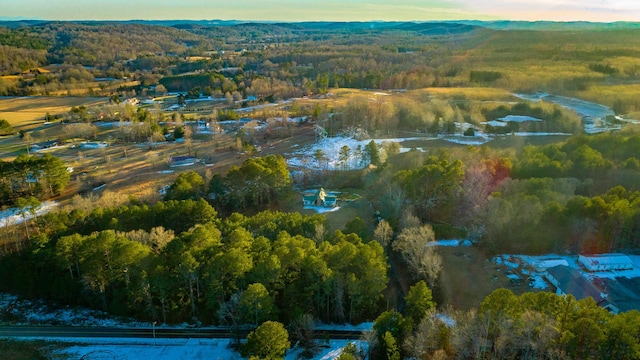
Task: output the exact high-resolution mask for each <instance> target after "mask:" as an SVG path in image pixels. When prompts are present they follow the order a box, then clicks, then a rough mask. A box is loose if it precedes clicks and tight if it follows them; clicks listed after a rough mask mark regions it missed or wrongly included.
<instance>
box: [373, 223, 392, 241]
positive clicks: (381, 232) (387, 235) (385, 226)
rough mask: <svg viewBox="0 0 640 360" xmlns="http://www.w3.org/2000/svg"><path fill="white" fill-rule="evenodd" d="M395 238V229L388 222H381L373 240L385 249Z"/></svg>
mask: <svg viewBox="0 0 640 360" xmlns="http://www.w3.org/2000/svg"><path fill="white" fill-rule="evenodd" d="M392 237H393V229H392V228H391V225H389V223H388V222H387V221H386V220H382V221H380V223H378V226H376V229H375V230H374V232H373V238H374V239H375V240H376V241H377V242H379V243H380V245H382V246H383V247H385V246H387V245H389V242H390V241H391V238H392Z"/></svg>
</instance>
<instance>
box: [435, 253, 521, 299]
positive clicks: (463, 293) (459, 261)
mask: <svg viewBox="0 0 640 360" xmlns="http://www.w3.org/2000/svg"><path fill="white" fill-rule="evenodd" d="M439 251H440V254H441V255H442V259H443V271H442V283H443V284H444V285H443V287H444V289H443V291H444V295H445V299H446V302H447V303H448V304H450V305H451V306H453V308H455V309H459V310H467V309H471V308H477V307H478V305H479V304H480V303H481V302H482V300H483V299H484V298H485V297H486V296H487V295H489V294H490V293H491V292H492V291H494V290H496V289H498V288H507V289H510V290H512V291H513V292H514V293H515V294H516V295H518V294H522V293H524V292H527V291H533V289H532V288H530V287H528V286H527V284H526V281H523V284H522V285H519V286H515V285H513V284H511V281H510V280H509V278H507V277H506V275H505V274H504V271H505V270H506V269H507V268H506V267H505V266H504V265H496V264H494V263H492V262H491V261H490V259H489V258H487V257H486V256H485V254H483V253H482V251H481V250H480V249H478V248H477V247H475V246H472V247H440V248H439Z"/></svg>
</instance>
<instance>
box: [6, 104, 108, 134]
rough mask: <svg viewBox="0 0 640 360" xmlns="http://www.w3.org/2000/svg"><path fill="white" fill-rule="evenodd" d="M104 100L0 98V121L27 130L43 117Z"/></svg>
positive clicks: (41, 120)
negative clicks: (3, 120)
mask: <svg viewBox="0 0 640 360" xmlns="http://www.w3.org/2000/svg"><path fill="white" fill-rule="evenodd" d="M106 102H107V99H106V98H87V97H41V96H36V97H9V98H0V119H5V120H7V121H9V123H10V124H11V125H12V126H13V127H14V128H16V129H29V128H32V127H34V126H36V125H38V124H40V123H42V122H43V121H44V116H45V115H46V114H47V113H49V114H51V115H55V114H63V113H66V112H68V111H69V109H71V108H72V107H74V106H81V105H84V106H92V105H99V104H104V103H106Z"/></svg>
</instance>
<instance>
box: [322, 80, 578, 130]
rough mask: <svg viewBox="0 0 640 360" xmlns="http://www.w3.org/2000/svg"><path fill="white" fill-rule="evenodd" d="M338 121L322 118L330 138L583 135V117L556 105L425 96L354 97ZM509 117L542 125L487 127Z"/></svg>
mask: <svg viewBox="0 0 640 360" xmlns="http://www.w3.org/2000/svg"><path fill="white" fill-rule="evenodd" d="M333 113H334V114H333V116H330V117H328V116H325V117H321V118H320V119H319V121H317V123H318V124H319V125H321V126H322V127H324V128H325V129H326V130H327V132H328V133H329V134H338V133H339V132H341V131H344V130H348V129H354V128H360V129H363V130H366V131H367V132H368V133H369V134H371V135H373V136H376V135H377V136H380V135H382V136H388V135H391V134H393V133H395V132H396V131H397V130H402V131H410V132H422V133H431V134H453V133H462V125H463V124H471V125H472V126H473V127H475V128H477V129H479V130H484V131H485V132H487V133H511V132H515V131H531V132H563V133H569V134H577V133H580V132H581V131H582V122H581V119H580V117H579V116H578V115H576V114H575V113H573V112H571V111H569V110H567V109H563V108H562V107H560V106H558V105H554V104H546V103H529V102H518V103H516V104H509V103H508V102H506V101H505V102H496V103H484V102H482V101H477V100H472V99H468V98H466V97H460V96H452V97H451V98H450V99H448V100H444V99H439V98H435V97H433V96H429V94H428V93H422V92H420V91H416V92H409V93H406V95H403V96H395V95H391V96H384V97H383V96H377V97H376V98H368V97H364V96H363V97H354V98H351V99H350V100H349V101H348V102H347V103H346V104H345V105H342V106H338V107H336V108H335V109H333ZM507 115H522V116H530V117H534V118H537V119H540V120H541V121H525V122H506V126H504V127H497V126H496V127H494V126H491V125H489V124H485V123H486V122H488V121H492V120H497V119H498V118H502V117H505V116H507Z"/></svg>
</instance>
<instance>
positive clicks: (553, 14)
mask: <svg viewBox="0 0 640 360" xmlns="http://www.w3.org/2000/svg"><path fill="white" fill-rule="evenodd" d="M12 18H37V19H45V20H131V19H145V20H176V19H191V20H213V19H222V20H266V21H292V22H295V21H314V20H327V21H367V20H386V21H429V20H470V19H475V20H500V19H505V20H552V21H596V22H611V21H640V1H638V0H324V1H318V0H224V1H223V0H0V19H12Z"/></svg>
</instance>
